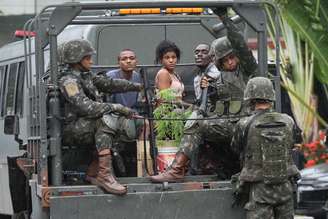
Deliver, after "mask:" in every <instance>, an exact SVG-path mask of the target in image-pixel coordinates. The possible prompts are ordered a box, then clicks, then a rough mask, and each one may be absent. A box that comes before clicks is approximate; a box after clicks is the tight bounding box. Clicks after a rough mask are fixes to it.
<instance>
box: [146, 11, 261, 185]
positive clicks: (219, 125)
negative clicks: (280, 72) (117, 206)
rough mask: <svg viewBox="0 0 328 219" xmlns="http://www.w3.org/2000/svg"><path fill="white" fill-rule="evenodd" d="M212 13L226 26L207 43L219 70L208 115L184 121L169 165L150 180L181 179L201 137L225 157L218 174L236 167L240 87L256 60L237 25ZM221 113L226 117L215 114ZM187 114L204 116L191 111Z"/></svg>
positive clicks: (226, 175)
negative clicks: (224, 32) (233, 145)
mask: <svg viewBox="0 0 328 219" xmlns="http://www.w3.org/2000/svg"><path fill="white" fill-rule="evenodd" d="M216 13H217V14H218V15H219V17H220V19H221V20H222V22H223V24H224V25H225V27H226V29H227V37H222V38H219V39H216V40H215V41H213V43H212V45H211V51H210V53H211V54H212V55H213V56H214V63H215V65H216V67H217V68H218V69H219V70H220V72H221V74H220V76H219V78H218V80H217V81H216V83H215V84H214V85H213V86H215V87H216V89H217V93H216V95H214V96H212V97H211V98H210V101H211V102H212V104H211V106H212V107H210V108H209V109H208V110H207V112H205V118H209V119H208V120H188V121H187V123H186V125H185V128H184V136H183V137H182V140H181V143H180V150H179V151H178V152H177V154H176V157H175V160H174V161H173V163H172V165H171V168H169V169H168V170H167V171H166V172H164V173H162V174H160V175H157V176H152V177H151V178H150V179H151V180H152V181H153V182H176V181H181V180H183V178H184V175H185V169H186V164H187V162H188V161H189V160H190V158H191V156H192V153H193V152H194V151H195V150H197V148H198V147H199V145H201V143H203V141H204V139H206V141H209V142H213V143H215V144H217V145H219V147H220V152H221V153H220V155H221V157H222V158H225V159H226V160H225V161H223V163H224V165H223V166H224V168H223V170H222V171H223V172H224V173H219V174H220V175H223V176H224V178H230V176H231V175H232V174H233V173H236V172H237V171H239V163H238V160H237V159H236V158H235V157H234V155H232V153H231V152H230V143H231V139H232V130H233V127H234V125H235V124H236V123H237V122H238V120H239V118H238V116H240V115H244V114H245V108H243V107H242V103H243V91H244V89H245V86H246V82H247V80H248V78H249V77H251V76H252V75H254V74H257V63H256V60H255V58H254V57H253V55H252V52H251V51H250V50H249V49H248V47H247V45H246V43H245V40H244V38H243V36H242V35H241V34H240V33H239V30H238V28H237V27H236V26H235V25H234V24H233V22H232V20H231V19H230V18H229V17H227V16H226V11H225V10H217V11H216ZM208 86H209V79H208V78H207V77H203V79H202V81H201V87H202V88H203V89H204V88H206V87H208ZM221 116H224V117H227V116H229V117H230V118H217V117H221ZM190 118H191V119H197V118H204V116H203V115H200V113H199V112H196V111H195V112H193V113H192V115H191V116H190ZM225 155H226V156H225Z"/></svg>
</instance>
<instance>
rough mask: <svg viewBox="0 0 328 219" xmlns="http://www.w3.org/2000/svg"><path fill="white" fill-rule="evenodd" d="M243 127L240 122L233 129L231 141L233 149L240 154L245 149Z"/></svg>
mask: <svg viewBox="0 0 328 219" xmlns="http://www.w3.org/2000/svg"><path fill="white" fill-rule="evenodd" d="M242 134H243V133H242V129H241V125H240V122H238V123H237V124H236V126H235V128H234V130H233V136H232V141H231V150H232V151H233V152H234V153H236V154H240V153H242V151H243V148H242Z"/></svg>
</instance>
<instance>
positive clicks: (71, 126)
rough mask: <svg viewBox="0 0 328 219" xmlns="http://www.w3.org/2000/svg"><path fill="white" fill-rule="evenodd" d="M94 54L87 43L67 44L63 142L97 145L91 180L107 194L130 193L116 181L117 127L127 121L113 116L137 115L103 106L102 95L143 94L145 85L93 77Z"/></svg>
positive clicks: (63, 77)
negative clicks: (114, 162) (129, 92)
mask: <svg viewBox="0 0 328 219" xmlns="http://www.w3.org/2000/svg"><path fill="white" fill-rule="evenodd" d="M94 53H95V50H94V48H93V47H92V46H91V44H90V43H89V42H88V41H87V40H80V39H79V40H71V41H69V42H67V43H65V45H64V49H63V56H64V58H63V59H64V60H63V61H64V63H65V64H66V65H65V67H64V68H61V69H60V77H59V87H60V90H61V93H62V95H63V97H64V107H65V122H64V127H63V142H64V144H65V145H78V146H83V145H88V146H89V145H95V146H96V149H97V152H98V153H97V154H98V156H97V157H96V158H95V160H94V161H93V162H92V164H91V165H90V166H92V167H95V169H93V170H96V172H95V173H94V174H91V172H92V171H89V172H88V173H87V175H88V177H87V179H88V180H89V181H90V182H91V183H92V184H95V185H98V186H100V187H101V188H103V189H104V190H105V191H106V192H110V193H113V194H119V195H122V194H125V193H126V191H127V190H126V188H125V187H124V186H122V185H121V184H119V183H118V182H117V181H116V179H115V176H114V173H113V170H112V168H111V166H112V154H111V147H112V143H113V136H114V135H116V134H117V132H118V130H117V127H118V126H124V125H122V123H124V122H125V120H124V118H123V117H113V116H111V115H112V113H117V114H120V115H123V116H126V117H130V116H131V115H132V114H133V113H134V112H133V111H132V110H130V109H129V108H127V107H124V106H122V105H120V104H110V103H103V102H102V98H101V96H100V95H99V92H104V93H111V92H122V91H140V90H141V89H142V85H141V84H138V83H131V82H128V81H126V80H120V79H109V78H107V77H106V76H104V75H98V76H97V75H93V74H92V73H91V71H90V69H91V65H92V64H93V62H92V59H91V56H92V54H94ZM118 123H120V124H118ZM91 170H92V168H91Z"/></svg>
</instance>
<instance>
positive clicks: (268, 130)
mask: <svg viewBox="0 0 328 219" xmlns="http://www.w3.org/2000/svg"><path fill="white" fill-rule="evenodd" d="M254 117H255V118H253V119H251V120H250V121H249V123H248V124H247V126H246V130H245V133H244V136H245V137H246V138H248V140H247V139H245V140H246V141H245V142H247V148H246V149H247V150H251V152H250V154H252V157H253V159H252V160H253V162H254V164H259V165H258V166H259V167H261V168H262V173H263V174H262V177H263V181H264V183H266V184H277V183H282V182H285V181H287V180H288V175H287V167H288V157H289V150H290V148H291V144H292V143H293V130H292V129H291V128H290V125H289V124H288V121H286V118H285V117H283V116H281V114H279V113H275V112H266V113H262V114H260V115H257V116H254ZM251 127H252V128H251Z"/></svg>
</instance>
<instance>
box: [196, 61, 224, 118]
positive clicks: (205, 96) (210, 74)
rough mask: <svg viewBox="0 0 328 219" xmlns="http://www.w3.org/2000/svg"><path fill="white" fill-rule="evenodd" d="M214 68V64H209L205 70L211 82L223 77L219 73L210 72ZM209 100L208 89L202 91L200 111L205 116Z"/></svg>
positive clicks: (205, 74)
mask: <svg viewBox="0 0 328 219" xmlns="http://www.w3.org/2000/svg"><path fill="white" fill-rule="evenodd" d="M212 67H215V66H214V64H209V65H208V66H207V68H206V69H205V71H204V72H205V73H204V76H205V77H207V78H210V79H211V80H217V79H218V78H219V76H220V75H221V74H220V73H219V71H217V72H215V71H209V70H210V69H211V68H212ZM207 100H208V87H205V88H203V89H202V93H201V102H200V106H199V111H200V112H201V113H202V114H203V115H204V116H205V115H206V110H207Z"/></svg>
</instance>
